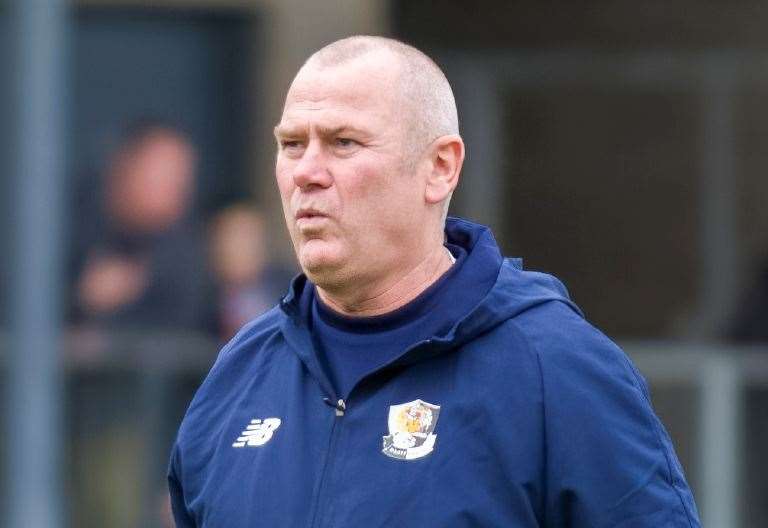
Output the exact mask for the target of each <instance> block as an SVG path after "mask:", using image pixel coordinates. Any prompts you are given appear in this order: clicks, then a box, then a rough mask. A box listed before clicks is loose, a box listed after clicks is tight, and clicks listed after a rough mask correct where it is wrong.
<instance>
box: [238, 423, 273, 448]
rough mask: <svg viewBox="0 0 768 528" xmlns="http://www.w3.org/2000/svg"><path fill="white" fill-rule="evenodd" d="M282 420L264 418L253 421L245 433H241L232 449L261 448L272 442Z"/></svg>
mask: <svg viewBox="0 0 768 528" xmlns="http://www.w3.org/2000/svg"><path fill="white" fill-rule="evenodd" d="M281 423H282V422H281V421H280V418H264V419H263V420H251V423H250V425H248V427H246V428H245V431H243V432H242V433H240V436H238V437H237V440H235V443H234V444H232V447H245V446H248V447H259V446H263V445H264V444H266V443H267V442H269V441H270V439H271V438H272V435H273V434H275V430H276V429H277V428H278V427H280V424H281Z"/></svg>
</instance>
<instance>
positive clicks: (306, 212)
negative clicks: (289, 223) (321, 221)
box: [296, 208, 327, 220]
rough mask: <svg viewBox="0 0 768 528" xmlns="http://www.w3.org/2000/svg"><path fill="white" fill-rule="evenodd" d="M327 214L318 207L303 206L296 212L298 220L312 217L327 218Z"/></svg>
mask: <svg viewBox="0 0 768 528" xmlns="http://www.w3.org/2000/svg"><path fill="white" fill-rule="evenodd" d="M326 216H327V215H325V214H324V213H322V212H320V211H319V210H317V209H312V208H302V209H299V210H298V211H297V212H296V220H302V219H305V218H306V219H311V218H325V217H326Z"/></svg>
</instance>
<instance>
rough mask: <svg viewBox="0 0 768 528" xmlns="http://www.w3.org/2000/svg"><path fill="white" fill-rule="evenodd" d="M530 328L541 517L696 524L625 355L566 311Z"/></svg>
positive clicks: (552, 523)
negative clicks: (535, 366)
mask: <svg viewBox="0 0 768 528" xmlns="http://www.w3.org/2000/svg"><path fill="white" fill-rule="evenodd" d="M564 318H565V321H563V324H557V325H550V324H545V325H543V327H541V328H539V329H537V330H535V332H538V333H539V335H535V336H532V338H533V339H532V341H531V345H532V346H533V347H534V349H535V351H536V353H537V355H538V360H539V364H540V368H541V376H542V380H541V381H542V390H543V401H544V430H545V454H546V464H545V471H544V475H545V489H546V499H545V519H546V523H545V525H546V526H547V527H565V526H568V527H574V528H587V527H589V528H603V527H606V528H607V527H611V528H658V527H660V526H664V527H669V528H699V527H700V523H699V520H698V514H697V512H696V506H695V504H694V501H693V496H692V494H691V491H690V488H689V487H688V484H687V483H686V481H685V477H684V475H683V470H682V468H681V466H680V463H679V461H678V459H677V456H676V455H675V452H674V449H673V448H672V443H671V441H670V438H669V436H668V434H667V432H666V430H665V429H664V427H663V426H662V424H661V422H660V421H659V419H658V418H657V417H656V415H655V413H654V412H653V409H652V407H651V403H650V398H649V395H648V389H647V386H646V384H645V381H644V380H643V379H642V377H641V376H640V374H639V372H638V371H637V369H636V368H635V367H634V365H632V363H631V361H630V360H629V358H628V357H627V356H626V355H625V354H624V353H623V352H622V351H621V350H620V349H619V348H618V347H617V346H616V345H615V344H613V343H612V342H611V341H610V340H609V339H608V338H606V337H605V336H603V335H602V334H601V333H599V332H598V331H597V330H595V329H594V328H593V327H591V326H590V325H589V324H588V323H586V322H585V321H584V320H583V319H581V317H580V316H578V315H577V314H575V313H573V312H570V311H569V312H568V314H566V315H564Z"/></svg>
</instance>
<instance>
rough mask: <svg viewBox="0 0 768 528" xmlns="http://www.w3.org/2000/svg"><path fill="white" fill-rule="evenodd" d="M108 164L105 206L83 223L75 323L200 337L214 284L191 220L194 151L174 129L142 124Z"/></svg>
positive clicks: (148, 122)
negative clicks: (197, 331) (197, 333)
mask: <svg viewBox="0 0 768 528" xmlns="http://www.w3.org/2000/svg"><path fill="white" fill-rule="evenodd" d="M110 161H111V163H110V165H109V167H108V170H107V172H106V174H105V181H104V182H103V186H104V189H103V192H102V193H98V198H99V199H100V203H99V204H98V205H97V206H96V207H95V208H94V209H95V210H94V211H93V212H92V214H85V215H82V218H81V219H80V220H81V223H82V226H81V227H80V229H78V233H80V235H81V236H80V238H81V240H80V241H79V244H78V246H80V247H79V249H78V250H77V251H75V255H74V258H75V261H76V262H74V263H73V266H72V267H73V268H74V273H73V275H74V280H73V292H72V312H73V313H72V320H73V322H74V323H76V324H85V325H88V326H96V327H104V328H110V329H115V328H117V329H119V328H123V329H125V328H128V327H142V328H157V327H163V328H174V329H180V328H188V329H192V328H197V329H199V327H200V325H201V322H203V321H204V318H205V315H206V314H207V310H206V302H207V299H206V297H207V295H208V293H209V291H208V290H209V284H208V277H207V274H206V273H205V266H204V264H205V251H204V247H203V244H202V240H201V239H200V237H199V236H198V234H197V233H196V229H194V226H193V225H191V222H190V221H189V218H188V217H189V214H188V213H189V210H190V208H191V206H192V201H193V191H194V187H195V177H196V176H195V172H196V165H197V153H196V150H195V148H194V146H193V145H192V143H191V141H190V140H189V138H187V137H186V135H185V134H184V133H183V132H181V131H180V130H178V129H176V128H174V127H173V126H172V125H170V124H166V123H163V122H159V121H153V120H142V121H139V122H136V123H134V124H133V125H131V126H129V127H128V129H127V130H126V133H125V135H124V137H123V138H122V141H121V144H120V145H119V148H118V149H117V151H116V152H115V154H114V155H113V156H112V159H111V160H110ZM88 183H89V189H88V190H89V191H91V192H92V189H91V188H90V186H92V185H93V182H88ZM80 205H82V204H80ZM86 210H87V207H86Z"/></svg>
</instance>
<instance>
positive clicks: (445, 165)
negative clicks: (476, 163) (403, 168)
mask: <svg viewBox="0 0 768 528" xmlns="http://www.w3.org/2000/svg"><path fill="white" fill-rule="evenodd" d="M428 156H429V161H430V163H429V165H428V167H429V169H428V170H429V173H428V174H427V180H426V188H425V190H424V199H425V200H426V202H427V203H429V204H437V203H440V202H442V201H443V200H445V199H446V198H447V197H448V196H450V194H451V193H452V192H453V190H454V189H455V188H456V186H457V185H458V183H459V174H460V173H461V166H462V164H463V163H464V141H462V139H461V136H459V135H458V134H451V135H447V136H441V137H439V138H437V139H436V140H435V141H434V142H433V143H432V145H430V147H429V150H428Z"/></svg>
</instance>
